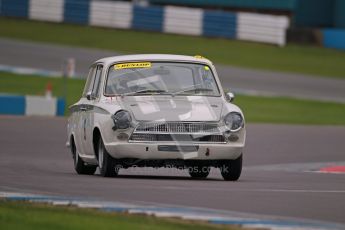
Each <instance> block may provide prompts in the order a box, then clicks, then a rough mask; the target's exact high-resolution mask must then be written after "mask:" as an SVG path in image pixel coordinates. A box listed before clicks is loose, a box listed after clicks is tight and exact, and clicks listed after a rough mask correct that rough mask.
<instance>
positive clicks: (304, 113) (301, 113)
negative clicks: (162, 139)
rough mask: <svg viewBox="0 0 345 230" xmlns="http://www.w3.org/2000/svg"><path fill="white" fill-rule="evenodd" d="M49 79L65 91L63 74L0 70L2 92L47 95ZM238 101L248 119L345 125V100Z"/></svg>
mask: <svg viewBox="0 0 345 230" xmlns="http://www.w3.org/2000/svg"><path fill="white" fill-rule="evenodd" d="M48 82H50V83H51V85H52V86H53V95H55V96H62V95H63V79H62V78H46V77H38V76H30V75H28V76H23V75H17V74H10V73H4V72H0V92H2V93H12V94H21V95H25V94H26V95H44V92H45V87H46V85H47V84H48ZM84 82H85V81H84V80H79V79H67V105H71V104H73V103H75V102H77V101H78V100H79V98H80V95H81V93H82V90H83V87H84ZM235 104H237V105H239V106H240V107H241V108H242V110H243V111H244V113H245V116H246V120H247V122H262V123H286V124H323V125H345V104H340V103H328V102H318V101H310V100H300V99H290V98H280V97H277V98H271V97H256V96H243V95H237V97H236V100H235ZM66 114H68V113H66Z"/></svg>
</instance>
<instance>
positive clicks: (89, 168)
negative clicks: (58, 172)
mask: <svg viewBox="0 0 345 230" xmlns="http://www.w3.org/2000/svg"><path fill="white" fill-rule="evenodd" d="M71 151H72V156H73V162H74V170H75V171H76V172H77V173H78V174H83V175H93V174H94V173H95V172H96V169H97V166H96V165H87V164H86V163H85V162H84V161H83V160H82V159H81V158H80V156H79V154H78V153H77V148H76V146H75V143H74V140H73V139H72V141H71Z"/></svg>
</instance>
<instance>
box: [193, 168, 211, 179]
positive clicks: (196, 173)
mask: <svg viewBox="0 0 345 230" xmlns="http://www.w3.org/2000/svg"><path fill="white" fill-rule="evenodd" d="M210 169H211V168H210V167H209V166H201V165H197V166H190V167H189V168H188V172H189V175H190V176H191V177H192V178H198V179H204V178H206V177H207V176H208V174H210Z"/></svg>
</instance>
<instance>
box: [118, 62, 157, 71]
mask: <svg viewBox="0 0 345 230" xmlns="http://www.w3.org/2000/svg"><path fill="white" fill-rule="evenodd" d="M114 68H115V70H119V69H132V68H151V62H131V63H121V64H116V65H114Z"/></svg>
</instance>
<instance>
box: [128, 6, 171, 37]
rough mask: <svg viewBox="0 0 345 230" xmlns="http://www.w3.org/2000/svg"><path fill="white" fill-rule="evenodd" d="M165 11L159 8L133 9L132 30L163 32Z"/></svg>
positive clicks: (139, 7) (136, 7)
mask: <svg viewBox="0 0 345 230" xmlns="http://www.w3.org/2000/svg"><path fill="white" fill-rule="evenodd" d="M163 20H164V10H163V8H162V7H157V6H150V7H144V6H136V5H134V8H133V21H132V28H134V29H138V30H150V31H159V32H161V31H163Z"/></svg>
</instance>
